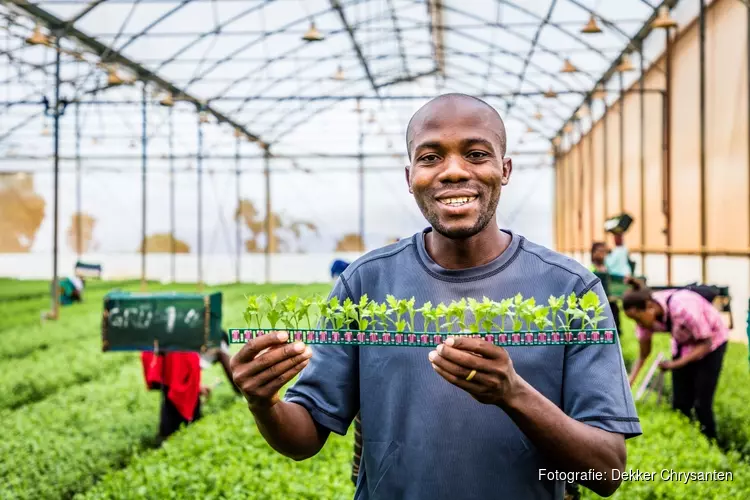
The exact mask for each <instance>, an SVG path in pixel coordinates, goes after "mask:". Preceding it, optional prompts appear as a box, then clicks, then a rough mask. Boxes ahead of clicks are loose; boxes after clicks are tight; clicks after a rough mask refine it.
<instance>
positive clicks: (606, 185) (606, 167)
mask: <svg viewBox="0 0 750 500" xmlns="http://www.w3.org/2000/svg"><path fill="white" fill-rule="evenodd" d="M608 121H609V106H607V101H606V100H605V101H604V116H603V117H602V142H603V144H602V150H603V151H604V172H603V175H602V177H603V180H602V183H603V184H604V186H603V193H604V196H603V197H604V202H603V209H604V219H605V220H606V219H607V217H609V175H608V172H607V171H608V170H609V149H608V143H609V137H607V136H608V134H609V132H608V131H607V122H608ZM602 231H604V228H603V227H602ZM605 240H606V233H605Z"/></svg>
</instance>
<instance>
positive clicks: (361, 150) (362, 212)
mask: <svg viewBox="0 0 750 500" xmlns="http://www.w3.org/2000/svg"><path fill="white" fill-rule="evenodd" d="M360 104H361V103H360V99H359V98H357V121H358V123H357V125H358V127H359V241H360V251H361V252H364V251H365V248H366V245H365V156H364V144H365V130H364V125H363V120H362V115H363V114H364V111H363V110H362V108H361V106H360Z"/></svg>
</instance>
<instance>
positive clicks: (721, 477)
mask: <svg viewBox="0 0 750 500" xmlns="http://www.w3.org/2000/svg"><path fill="white" fill-rule="evenodd" d="M605 479H612V480H614V481H620V480H622V481H657V480H661V481H667V482H676V483H684V484H688V483H690V482H706V481H732V480H733V479H734V478H733V477H732V473H731V472H727V471H717V470H709V471H677V470H674V469H662V470H660V471H642V470H640V469H636V470H626V471H621V470H619V469H612V470H611V471H610V472H607V471H596V470H594V469H589V470H587V471H583V472H563V471H556V470H549V469H539V480H540V481H542V480H548V481H566V482H568V483H581V482H586V481H603V480H605Z"/></svg>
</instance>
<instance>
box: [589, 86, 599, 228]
mask: <svg viewBox="0 0 750 500" xmlns="http://www.w3.org/2000/svg"><path fill="white" fill-rule="evenodd" d="M588 107H589V110H591V101H589V103H588ZM589 112H591V111H589ZM593 124H594V122H593V117H592V121H591V128H590V129H589V140H588V145H589V170H591V172H590V175H589V225H590V226H591V240H592V243H593V241H594V240H597V239H598V238H597V237H596V236H595V233H596V226H595V225H594V220H595V219H596V217H595V216H594V193H595V190H594V161H595V160H594V125H593Z"/></svg>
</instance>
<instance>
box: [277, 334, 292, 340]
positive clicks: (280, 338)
mask: <svg viewBox="0 0 750 500" xmlns="http://www.w3.org/2000/svg"><path fill="white" fill-rule="evenodd" d="M276 338H277V339H279V340H286V339H288V338H289V334H288V333H286V332H281V333H277V334H276Z"/></svg>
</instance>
